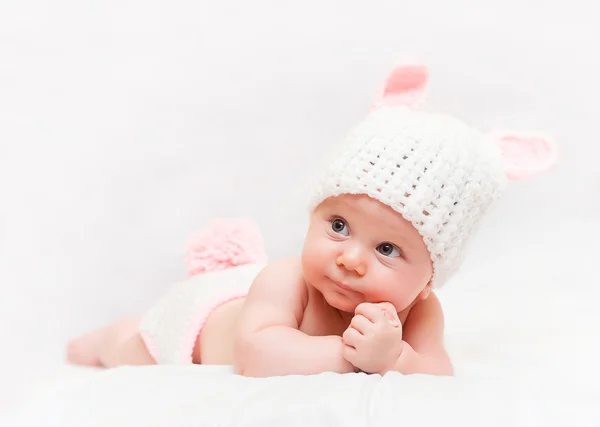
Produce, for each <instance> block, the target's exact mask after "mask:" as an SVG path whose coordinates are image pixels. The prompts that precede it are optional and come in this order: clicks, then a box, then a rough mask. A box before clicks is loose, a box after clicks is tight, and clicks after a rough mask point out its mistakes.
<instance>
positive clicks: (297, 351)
mask: <svg viewBox="0 0 600 427" xmlns="http://www.w3.org/2000/svg"><path fill="white" fill-rule="evenodd" d="M307 298H308V291H307V289H306V284H305V283H304V281H303V278H302V274H301V270H300V265H299V262H298V260H282V261H278V262H275V263H273V264H271V265H269V266H267V267H265V269H263V270H262V271H261V273H260V274H259V275H258V277H257V278H256V279H255V281H254V283H253V284H252V287H251V289H250V292H249V293H248V296H247V297H246V300H245V302H244V308H243V309H242V314H241V318H240V326H239V330H238V333H237V336H236V340H235V350H234V353H235V354H234V360H235V362H234V363H235V370H236V373H238V374H240V375H245V376H254V377H265V376H277V375H292V374H300V375H302V374H304V375H308V374H318V373H321V372H325V371H333V372H338V373H346V372H354V366H353V365H352V364H351V363H349V362H348V361H346V360H345V359H344V358H343V357H342V348H343V344H342V338H341V337H339V336H309V335H306V334H305V333H304V332H301V331H299V330H298V328H299V326H300V322H301V320H302V316H303V313H304V308H305V306H306V301H307Z"/></svg>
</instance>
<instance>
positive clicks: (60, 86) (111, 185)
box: [0, 0, 600, 406]
mask: <svg viewBox="0 0 600 427" xmlns="http://www.w3.org/2000/svg"><path fill="white" fill-rule="evenodd" d="M599 42H600V28H599V27H598V25H597V13H595V6H594V5H593V2H590V1H581V0H575V1H569V2H556V3H550V2H544V1H530V2H523V1H516V0H505V1H502V2H489V1H488V2H482V1H467V0H460V1H459V0H457V1H453V2H447V1H420V2H414V1H412V2H407V1H399V0H388V1H369V2H364V1H337V2H333V1H310V0H307V1H303V2H295V3H290V2H281V1H264V0H256V1H251V2H248V1H245V2H244V1H238V2H234V1H229V0H220V1H218V2H217V1H213V2H208V1H183V0H177V1H165V0H163V1H157V0H152V1H140V0H131V1H124V0H119V1H115V0H107V1H103V2H91V1H74V0H71V1H68V0H55V1H43V0H35V1H22V0H20V1H17V0H3V1H2V2H1V3H0V291H1V294H0V343H1V352H0V406H2V405H1V404H2V403H7V402H8V401H10V400H12V399H14V398H15V397H16V396H18V395H19V393H21V392H22V391H23V390H24V388H25V386H26V385H27V384H28V382H29V381H31V380H32V379H33V378H34V377H35V375H36V373H37V372H38V371H39V370H41V369H42V368H43V367H44V366H46V365H52V364H56V363H58V362H60V361H61V360H62V358H63V351H64V344H65V341H66V340H67V339H68V338H69V337H70V336H72V335H75V334H79V333H81V332H83V331H85V330H86V329H88V328H92V327H96V326H98V325H100V324H102V323H104V322H107V321H110V320H112V319H114V318H116V317H118V316H122V315H128V314H135V313H138V312H140V311H142V310H143V309H144V308H146V307H147V306H148V305H149V304H151V302H152V301H153V300H154V299H155V298H156V297H157V296H158V295H159V294H160V293H161V291H162V290H163V289H165V288H166V286H167V285H168V284H169V283H170V282H171V281H173V280H177V279H180V278H181V277H183V275H184V274H185V270H184V264H183V260H182V254H183V245H184V243H185V240H186V238H187V236H188V235H189V234H190V233H191V232H192V231H194V230H196V229H197V228H199V227H201V226H202V225H203V224H205V223H206V221H207V220H208V219H210V218H211V217H215V216H218V217H224V216H241V215H247V216H251V217H253V218H254V219H256V221H258V222H259V224H260V226H261V227H262V229H263V231H264V235H265V238H266V242H267V245H268V249H269V252H270V254H271V256H272V257H277V256H281V255H291V254H294V253H296V252H297V251H298V249H299V248H300V245H301V241H302V235H303V232H304V228H303V227H304V225H305V221H306V218H305V213H304V212H303V211H302V199H301V196H302V195H303V194H304V191H303V184H304V182H305V179H306V178H307V176H308V175H309V174H310V171H311V168H312V167H313V166H314V160H316V159H317V158H318V155H319V154H320V153H321V151H322V150H323V148H324V147H326V146H327V144H330V143H332V142H333V141H336V140H338V139H339V138H341V137H343V135H344V133H345V132H346V131H347V130H348V128H349V127H350V126H352V125H353V124H354V123H355V122H356V121H357V120H359V119H360V118H362V117H363V115H364V114H365V112H366V109H367V107H368V104H369V102H370V101H371V99H372V97H373V95H374V94H375V93H376V91H377V90H378V89H379V87H380V85H381V83H382V80H383V79H384V77H385V75H386V73H387V72H388V71H389V69H390V67H391V66H392V65H393V64H394V62H395V61H396V60H398V59H402V58H403V57H416V58H418V59H420V60H422V61H423V62H425V63H426V64H427V65H429V66H430V68H431V73H432V81H431V90H430V101H431V103H433V104H434V105H435V106H436V108H439V109H443V110H445V111H448V112H450V113H454V114H458V115H460V116H461V117H463V118H464V119H466V120H468V121H470V122H471V123H473V124H475V125H477V126H479V127H481V128H483V129H493V128H511V129H534V130H542V131H545V132H548V133H550V134H552V135H553V136H554V137H555V138H556V139H557V141H558V142H559V143H560V146H561V162H560V164H559V165H558V167H557V169H556V171H555V172H554V174H552V175H546V176H544V177H540V178H539V179H534V180H530V181H527V182H522V183H518V184H514V185H513V186H512V187H511V188H510V190H509V192H508V194H507V195H506V197H505V199H504V200H503V201H502V203H501V204H500V206H499V208H498V210H497V211H496V212H495V213H494V214H493V215H492V216H491V217H490V218H489V221H487V223H486V227H487V228H485V229H484V230H483V231H482V234H481V235H480V236H479V237H478V239H477V240H476V241H475V242H474V250H473V257H472V258H471V261H470V262H471V263H474V262H475V260H477V259H484V258H485V257H490V256H492V255H491V254H492V253H493V251H494V250H496V251H499V250H500V251H504V250H510V248H511V242H513V241H515V239H516V238H517V237H518V238H519V239H523V238H525V239H531V240H536V239H539V238H540V236H542V235H543V234H544V233H545V231H547V230H552V231H555V230H556V228H557V227H560V226H561V223H565V221H566V220H569V219H581V220H594V219H597V218H598V217H600V171H599V170H598V166H597V165H598V156H599V155H600V149H599V148H598V145H599V134H598V111H597V110H598V107H597V100H598V98H599V96H600V83H599V79H598V76H599V75H600V56H599V55H598V53H597V52H598V45H599ZM494 227H497V228H496V230H494ZM580 230H581V229H579V231H580ZM578 241H582V242H583V243H582V244H584V245H588V246H589V248H588V249H586V250H589V251H596V252H600V251H599V250H598V247H597V242H587V241H586V240H585V239H582V240H578ZM549 246H551V242H549ZM570 249H571V248H568V247H557V248H556V251H569V250H570ZM599 255H600V253H599ZM592 259H593V257H592ZM590 280H595V281H596V282H597V279H596V278H593V277H592V278H590ZM455 285H456V286H457V287H458V286H460V283H455ZM508 292H514V291H511V290H510V289H509V290H508Z"/></svg>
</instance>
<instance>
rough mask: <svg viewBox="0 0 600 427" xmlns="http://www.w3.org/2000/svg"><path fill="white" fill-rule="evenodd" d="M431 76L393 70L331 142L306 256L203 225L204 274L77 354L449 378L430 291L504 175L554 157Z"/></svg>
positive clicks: (440, 320)
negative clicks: (433, 101) (464, 113)
mask: <svg viewBox="0 0 600 427" xmlns="http://www.w3.org/2000/svg"><path fill="white" fill-rule="evenodd" d="M426 83H427V70H426V69H425V68H424V67H422V66H419V65H407V66H401V67H398V68H396V69H395V70H393V72H392V73H391V75H390V77H389V78H388V80H387V82H386V84H385V85H384V89H383V91H382V93H381V95H380V96H379V97H378V99H377V101H376V102H375V103H374V105H373V108H372V111H371V112H370V113H369V114H368V116H367V117H366V119H365V120H364V121H363V122H362V123H360V124H359V125H358V126H357V127H356V128H354V129H353V130H352V131H351V133H350V135H349V136H348V137H347V138H346V139H344V140H343V141H342V142H341V143H340V144H338V145H337V146H336V147H334V149H333V150H332V152H331V153H330V155H329V156H328V162H327V163H325V165H324V166H323V168H322V170H321V172H320V174H319V176H318V178H317V182H316V183H315V186H314V192H313V196H312V198H311V202H310V204H309V211H310V215H311V217H310V225H309V228H308V232H307V234H306V238H305V241H304V246H303V250H302V253H301V256H300V257H298V258H292V259H283V260H278V261H274V262H272V263H269V264H265V258H264V256H263V254H262V252H261V251H260V250H257V249H256V247H257V244H256V243H257V242H259V240H258V239H259V236H258V233H257V232H256V231H255V230H254V229H253V228H252V227H253V225H252V224H250V225H249V226H247V227H243V228H240V227H239V226H238V225H236V224H235V222H230V223H227V222H224V223H221V226H223V227H225V229H221V230H219V229H216V228H215V229H213V230H209V233H212V237H213V238H214V237H215V236H216V238H217V239H218V238H222V239H225V240H226V238H225V236H227V238H229V239H230V243H231V242H233V243H232V244H231V245H230V246H229V249H226V250H224V251H223V250H222V248H221V249H220V248H219V247H218V246H217V245H215V246H211V241H210V238H209V237H207V238H206V239H205V241H203V242H202V244H203V245H204V246H203V248H202V250H200V251H198V252H197V254H196V255H197V256H198V257H201V258H202V259H200V260H199V262H200V265H201V268H200V269H199V270H198V271H194V275H193V276H192V277H190V278H188V279H186V280H184V281H182V282H180V283H177V284H175V285H174V286H173V287H172V288H171V289H170V290H169V292H168V293H167V294H166V295H165V296H164V297H163V298H162V299H161V300H160V301H159V302H158V303H157V304H156V305H155V306H154V307H152V308H151V309H150V310H149V311H148V312H147V313H146V314H145V315H144V316H143V317H142V318H141V319H125V320H121V321H119V322H117V323H114V324H112V325H109V326H106V327H104V328H102V329H100V330H97V331H94V332H91V333H88V334H86V335H84V336H83V337H80V338H78V339H75V340H73V341H72V342H71V343H69V348H68V359H69V361H70V362H71V363H75V364H83V365H93V366H106V367H114V366H119V365H140V364H155V363H158V364H176V363H178V364H182V363H196V364H220V365H233V366H234V368H235V372H236V373H238V374H241V375H246V376H274V375H289V374H318V373H321V372H325V371H333V372H338V373H349V372H366V373H371V374H374V373H377V374H381V375H383V374H385V373H386V372H388V371H397V372H400V373H403V374H414V373H422V374H432V375H452V374H453V367H452V363H451V361H450V359H449V357H448V354H447V352H446V350H445V348H444V340H443V336H444V316H443V312H442V308H441V306H440V302H439V300H438V298H437V297H436V295H435V293H434V292H433V290H434V289H437V288H439V287H440V286H441V285H443V284H444V283H445V282H446V281H447V280H448V278H449V277H450V276H451V274H452V273H453V272H454V271H455V270H456V269H457V268H458V266H459V265H460V263H461V260H462V257H463V253H464V251H465V248H466V244H467V242H468V240H469V238H470V236H471V235H472V234H473V233H474V231H475V230H476V228H477V226H478V225H479V223H480V220H481V219H482V218H483V216H484V215H485V214H486V213H487V211H488V210H489V208H490V206H491V205H492V204H493V202H494V201H495V200H497V199H498V197H499V196H500V195H501V193H502V191H503V190H504V188H505V186H506V183H507V181H508V179H513V180H514V179H520V178H524V177H526V176H529V175H532V174H535V173H538V172H541V171H543V170H545V169H548V168H550V167H551V166H552V165H553V163H554V161H555V157H556V156H555V149H554V145H553V144H552V143H551V142H550V141H549V140H548V139H547V138H544V137H542V136H539V135H522V134H516V133H495V134H484V133H481V132H479V131H477V130H476V129H473V128H471V127H469V126H467V125H466V124H464V123H463V122H461V121H459V120H457V119H455V118H452V117H449V116H446V115H442V114H434V113H428V112H425V111H422V110H420V108H419V106H420V104H421V102H420V101H421V100H422V98H423V93H424V88H425V86H426ZM227 227H230V228H229V229H227ZM236 227H237V228H236ZM205 237H206V236H205ZM232 248H233V249H232ZM236 248H237V249H236ZM240 248H241V249H240ZM219 250H221V252H219ZM196 261H198V259H196Z"/></svg>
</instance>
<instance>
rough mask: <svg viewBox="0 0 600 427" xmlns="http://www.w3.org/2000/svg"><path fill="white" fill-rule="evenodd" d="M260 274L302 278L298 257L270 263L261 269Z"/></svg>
mask: <svg viewBox="0 0 600 427" xmlns="http://www.w3.org/2000/svg"><path fill="white" fill-rule="evenodd" d="M262 272H265V273H268V274H269V276H278V275H282V274H284V275H286V276H287V277H293V278H297V277H302V264H301V262H300V258H299V257H290V258H280V259H276V260H273V261H271V262H270V263H268V264H267V265H265V267H264V268H263V270H262Z"/></svg>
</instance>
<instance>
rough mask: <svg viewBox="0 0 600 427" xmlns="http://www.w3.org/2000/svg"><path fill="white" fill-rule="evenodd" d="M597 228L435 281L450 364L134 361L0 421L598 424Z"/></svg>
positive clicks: (42, 396) (20, 425)
mask: <svg viewBox="0 0 600 427" xmlns="http://www.w3.org/2000/svg"><path fill="white" fill-rule="evenodd" d="M599 231H600V227H598V226H597V225H596V226H595V228H591V227H590V226H589V224H581V226H580V228H579V229H577V230H574V229H573V228H571V229H569V231H568V232H564V233H561V234H557V232H556V231H553V232H549V233H548V234H547V235H546V236H544V238H543V241H539V242H536V243H535V244H533V245H530V246H528V247H522V248H520V249H514V248H513V249H512V250H510V251H508V250H507V251H503V250H501V248H499V250H498V254H499V255H498V256H496V257H494V258H493V259H491V260H488V261H486V262H484V261H482V260H474V262H472V263H471V265H469V266H468V268H465V270H464V271H463V272H462V273H461V275H460V276H459V278H457V279H460V280H457V282H456V283H457V285H456V286H455V287H454V288H452V289H451V288H450V287H449V288H448V289H447V290H442V292H440V298H441V299H442V301H443V303H444V307H445V312H446V317H447V345H448V349H449V351H450V354H451V356H452V358H453V361H454V363H455V367H456V374H457V375H456V377H455V378H436V377H429V376H423V375H414V376H402V375H399V374H388V375H385V376H384V377H380V376H377V375H374V376H367V375H360V374H349V375H336V374H322V375H317V376H308V377H301V376H291V377H279V378H268V379H250V378H242V377H238V376H235V375H233V374H232V373H231V372H230V370H229V368H227V367H222V368H218V367H210V366H180V367H170V366H151V367H142V368H132V367H128V368H120V369H115V370H110V371H99V372H96V371H90V373H91V374H90V375H89V376H87V375H83V376H82V377H80V378H76V379H75V380H73V381H69V382H59V383H58V384H57V385H56V386H51V387H50V388H49V389H48V388H46V389H44V391H43V392H40V393H38V394H37V396H36V397H35V398H31V399H30V400H28V401H27V402H25V403H24V405H23V406H22V409H21V410H19V411H16V412H14V413H13V414H12V417H11V418H10V419H9V420H7V421H6V422H4V423H2V422H0V425H7V426H12V427H24V426H37V427H54V426H60V427H88V426H111V427H138V426H139V427H152V426H169V427H184V426H185V427H187V426H282V425H286V426H288V425H291V426H294V425H298V426H300V425H302V426H305V425H310V426H336V425H340V426H342V425H343V426H385V425H405V424H407V423H410V424H412V425H415V426H416V425H418V426H440V425H462V426H483V425H485V426H563V425H565V426H596V427H597V426H599V425H600V412H599V411H598V402H600V385H599V384H600V381H599V379H600V369H599V367H598V363H597V360H598V351H597V344H598V325H599V324H600V314H599V313H600V310H599V309H598V302H599V300H600V299H599V298H598V296H600V292H599V290H598V280H597V278H596V275H595V271H596V265H595V263H596V262H597V258H598V255H599V254H598V252H597V251H595V250H593V248H592V249H590V248H589V247H588V246H585V245H583V243H585V242H589V241H590V240H589V239H590V238H593V239H596V237H598V238H600V233H599ZM512 246H514V245H513V244H512V243H510V242H509V243H507V247H512ZM458 283H460V285H458ZM77 372H78V373H82V371H80V370H78V371H77ZM84 372H85V371H84Z"/></svg>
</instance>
